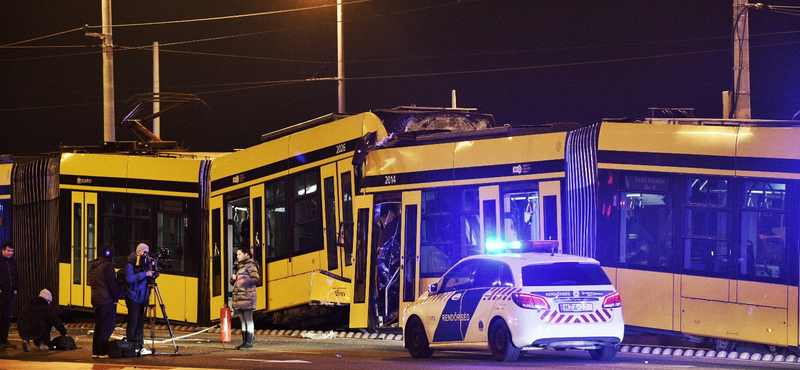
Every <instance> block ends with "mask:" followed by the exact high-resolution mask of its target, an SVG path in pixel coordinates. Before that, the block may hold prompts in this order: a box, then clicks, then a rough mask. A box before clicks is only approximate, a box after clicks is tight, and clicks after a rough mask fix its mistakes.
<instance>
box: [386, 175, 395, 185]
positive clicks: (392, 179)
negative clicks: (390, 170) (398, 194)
mask: <svg viewBox="0 0 800 370" xmlns="http://www.w3.org/2000/svg"><path fill="white" fill-rule="evenodd" d="M383 184H384V185H392V184H397V176H395V175H389V176H384V179H383Z"/></svg>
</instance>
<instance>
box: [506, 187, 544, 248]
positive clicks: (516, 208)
mask: <svg viewBox="0 0 800 370" xmlns="http://www.w3.org/2000/svg"><path fill="white" fill-rule="evenodd" d="M539 212H540V208H539V192H537V191H530V192H516V193H506V194H504V195H503V225H502V227H503V240H504V241H507V242H510V241H516V240H542V237H541V233H540V232H539Z"/></svg>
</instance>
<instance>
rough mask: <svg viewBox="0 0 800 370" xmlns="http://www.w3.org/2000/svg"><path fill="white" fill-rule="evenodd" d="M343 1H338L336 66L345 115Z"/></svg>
mask: <svg viewBox="0 0 800 370" xmlns="http://www.w3.org/2000/svg"><path fill="white" fill-rule="evenodd" d="M342 43H343V41H342V0H336V65H337V67H338V68H337V69H338V74H337V78H336V79H337V80H338V81H339V113H344V112H345V109H344V46H343V45H342Z"/></svg>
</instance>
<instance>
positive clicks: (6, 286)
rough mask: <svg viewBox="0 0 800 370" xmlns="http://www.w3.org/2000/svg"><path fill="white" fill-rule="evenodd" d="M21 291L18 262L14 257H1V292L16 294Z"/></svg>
mask: <svg viewBox="0 0 800 370" xmlns="http://www.w3.org/2000/svg"><path fill="white" fill-rule="evenodd" d="M15 290H16V291H19V274H17V260H15V259H14V257H11V258H5V257H3V255H0V291H1V292H3V293H14V291H15Z"/></svg>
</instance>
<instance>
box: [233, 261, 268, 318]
mask: <svg viewBox="0 0 800 370" xmlns="http://www.w3.org/2000/svg"><path fill="white" fill-rule="evenodd" d="M234 274H235V275H236V278H235V279H234V278H233V277H231V279H230V280H231V284H233V299H232V303H231V306H232V307H233V308H234V309H236V310H244V311H251V310H253V309H255V308H256V285H258V282H259V281H261V277H260V276H259V275H258V265H256V261H254V260H253V259H252V258H247V259H245V260H244V261H242V262H239V263H238V264H237V265H234Z"/></svg>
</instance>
